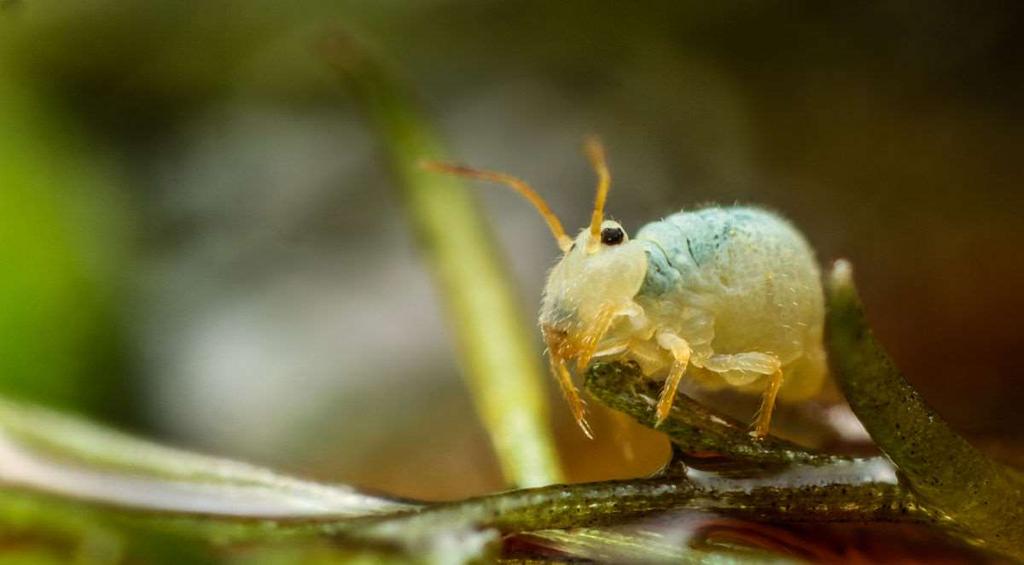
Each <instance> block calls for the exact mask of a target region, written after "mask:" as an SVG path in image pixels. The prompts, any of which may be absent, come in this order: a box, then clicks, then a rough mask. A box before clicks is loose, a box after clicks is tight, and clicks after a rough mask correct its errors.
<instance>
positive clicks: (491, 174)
mask: <svg viewBox="0 0 1024 565" xmlns="http://www.w3.org/2000/svg"><path fill="white" fill-rule="evenodd" d="M421 166H422V167H423V168H424V169H426V170H428V171H436V172H439V173H448V174H450V175H456V176H460V177H467V178H472V179H479V180H485V181H490V182H496V183H499V184H503V185H505V186H507V187H509V188H511V189H512V190H514V191H516V192H518V193H519V194H521V195H522V196H523V197H524V198H526V199H527V200H529V201H530V204H533V207H534V208H536V209H537V212H540V215H541V216H542V217H543V218H544V221H545V222H547V224H548V228H549V229H550V230H551V235H553V236H555V241H557V242H558V247H559V248H560V249H561V250H562V251H568V250H569V248H570V247H572V238H570V237H569V236H568V235H566V234H565V228H563V227H562V222H561V221H559V220H558V216H556V215H555V213H554V212H552V211H551V208H550V207H549V206H548V203H547V202H545V201H544V199H543V198H541V196H540V195H539V194H537V191H535V190H534V189H533V188H532V187H531V186H530V185H529V184H527V183H526V182H525V181H523V180H520V179H518V178H516V177H514V176H512V175H507V174H505V173H499V172H496V171H488V170H485V169H474V168H472V167H467V166H465V165H458V164H455V163H443V162H441V161H423V162H422V163H421ZM598 224H600V221H598Z"/></svg>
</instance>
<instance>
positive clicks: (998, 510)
mask: <svg viewBox="0 0 1024 565" xmlns="http://www.w3.org/2000/svg"><path fill="white" fill-rule="evenodd" d="M828 283H829V284H828V291H829V292H828V302H829V310H830V315H829V324H828V329H829V334H830V348H831V353H832V358H833V360H834V365H835V367H836V369H837V374H836V378H837V379H838V381H839V384H840V386H841V387H842V389H843V393H844V394H845V395H846V398H847V400H848V401H849V402H850V406H851V407H852V408H853V411H854V412H855V413H856V414H857V418H859V419H860V421H861V422H862V423H863V424H864V427H865V428H866V429H867V431H868V433H870V434H871V438H872V439H873V440H874V441H875V443H876V444H877V445H878V447H879V448H880V449H881V450H882V451H883V452H884V453H885V454H886V455H887V456H888V457H889V459H891V460H892V462H893V463H894V464H895V465H896V466H897V467H898V468H899V470H900V471H901V473H902V475H903V476H904V477H905V479H906V482H907V483H908V484H909V485H910V487H911V488H912V489H913V490H914V491H916V492H917V493H918V494H919V495H920V496H921V498H922V499H923V500H924V501H926V502H928V503H929V504H930V505H931V506H933V507H934V508H937V509H939V510H941V511H942V512H944V513H946V514H947V515H948V516H949V517H950V518H952V519H953V520H954V521H955V522H957V523H958V524H959V525H960V526H961V527H963V528H964V529H966V530H968V531H969V532H971V533H972V534H973V535H974V536H975V537H977V538H978V539H979V540H981V541H982V542H984V544H985V545H986V546H988V547H990V548H991V549H993V550H996V551H999V552H1002V553H1005V554H1007V555H1010V556H1013V557H1015V558H1017V559H1024V493H1022V484H1021V481H1020V480H1019V475H1018V474H1016V473H1015V472H1013V471H1011V470H1009V469H1007V468H1006V467H1004V466H1002V465H1001V464H999V463H997V462H995V461H993V460H991V459H989V458H988V457H986V456H985V455H984V454H983V453H981V452H980V451H978V450H977V449H975V448H974V447H973V446H972V445H971V444H970V443H968V442H967V440H965V439H964V438H963V437H962V436H960V435H959V434H957V433H956V432H955V431H953V430H952V428H950V427H949V426H948V425H947V424H946V423H945V422H944V421H942V419H941V418H940V417H939V416H938V415H937V414H936V413H935V412H934V411H933V410H932V409H931V408H930V407H929V406H928V405H927V404H926V403H925V402H924V400H923V399H922V398H921V395H920V394H918V393H917V391H916V390H914V388H913V387H911V386H910V384H909V383H908V382H907V381H906V380H905V379H904V378H903V376H902V374H901V373H900V371H899V369H897V368H896V366H895V365H894V364H893V362H892V360H891V359H890V358H889V356H888V355H887V354H886V352H885V350H884V348H883V347H882V345H881V344H880V343H879V342H878V341H877V340H876V339H875V337H874V335H872V333H871V330H870V329H869V327H868V325H867V322H866V321H865V316H864V310H863V306H862V305H861V302H860V299H859V297H858V296H857V291H856V288H855V287H854V285H853V277H852V273H851V268H850V265H849V264H848V263H846V262H845V261H839V262H837V263H836V265H835V266H834V267H833V269H832V273H831V275H830V277H829V281H828Z"/></svg>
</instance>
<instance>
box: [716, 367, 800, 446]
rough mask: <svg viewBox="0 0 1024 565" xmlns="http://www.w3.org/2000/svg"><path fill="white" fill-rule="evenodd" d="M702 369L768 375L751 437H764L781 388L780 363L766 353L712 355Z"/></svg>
mask: <svg viewBox="0 0 1024 565" xmlns="http://www.w3.org/2000/svg"><path fill="white" fill-rule="evenodd" d="M704 368H706V369H710V370H712V371H715V372H716V373H725V372H728V371H746V372H750V373H760V374H762V375H768V376H769V377H768V385H767V386H766V387H765V390H764V393H762V395H761V407H760V409H758V411H757V416H756V417H755V421H754V429H753V431H751V435H753V436H754V437H758V438H761V437H764V436H766V435H768V430H769V429H770V428H771V423H772V414H773V413H774V412H775V399H776V398H777V397H778V395H779V389H780V388H781V387H782V377H783V374H782V363H781V362H780V361H779V359H778V357H775V356H774V355H769V354H767V353H756V352H752V353H737V354H734V355H712V356H711V357H710V358H708V359H707V361H706V362H705V363H704Z"/></svg>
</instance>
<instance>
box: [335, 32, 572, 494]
mask: <svg viewBox="0 0 1024 565" xmlns="http://www.w3.org/2000/svg"><path fill="white" fill-rule="evenodd" d="M327 53H328V55H329V57H330V60H331V62H332V63H333V65H334V67H335V68H336V69H337V70H338V71H339V72H340V74H341V75H342V77H343V78H344V80H345V83H346V84H347V85H348V86H349V87H350V88H351V90H352V91H353V92H354V93H355V95H356V98H357V100H358V101H359V104H360V106H361V108H362V109H363V110H364V112H365V114H366V115H367V116H368V117H369V119H370V122H371V123H372V124H373V126H374V128H375V130H376V131H377V133H378V135H379V136H380V139H381V140H382V142H383V145H384V148H385V150H386V151H387V152H388V155H389V156H390V160H391V165H392V168H393V170H394V171H395V174H396V175H397V177H398V181H399V182H398V184H399V186H400V188H401V195H402V198H403V200H404V201H405V204H406V209H407V211H408V214H409V217H410V219H411V220H412V224H413V225H414V226H415V229H416V239H417V242H418V243H419V244H420V246H421V248H422V250H423V253H424V255H425V257H426V260H427V263H428V265H429V266H430V268H431V270H432V271H433V274H434V276H435V278H436V280H437V282H438V285H439V287H440V291H441V295H442V297H443V299H444V301H445V304H446V306H447V312H448V317H449V321H450V323H451V325H452V327H453V328H454V332H455V337H456V341H457V343H458V346H459V354H460V358H461V361H462V365H463V369H464V372H465V374H466V377H467V379H468V381H469V384H470V388H471V389H472V392H473V397H474V399H475V401H476V404H477V410H478V412H479V413H480V415H481V417H482V418H483V421H484V424H485V425H486V427H487V430H488V432H489V433H490V436H491V441H492V443H493V445H494V448H495V450H496V452H497V455H498V459H499V461H500V464H501V468H502V470H503V472H504V475H505V477H506V479H507V480H508V481H509V482H510V483H513V484H515V485H518V486H539V485H545V484H552V483H557V482H560V481H561V480H563V479H562V472H561V468H560V465H559V462H558V458H557V454H556V451H555V447H554V440H553V437H552V435H551V432H550V430H549V422H548V416H549V407H548V401H547V398H548V397H547V395H546V392H545V389H544V386H543V383H544V375H543V372H542V369H541V367H540V365H539V361H538V360H539V359H540V353H539V352H538V351H537V350H536V349H535V347H534V346H533V345H532V343H531V340H530V337H529V336H530V334H529V330H528V327H529V326H528V325H527V324H526V323H525V322H524V320H523V317H522V314H521V311H522V310H521V308H520V307H519V304H517V303H516V300H515V299H514V298H513V296H514V294H513V292H512V287H511V285H510V283H509V275H508V273H507V272H506V271H505V269H503V268H502V262H501V261H500V259H499V257H500V255H501V254H500V253H499V252H498V250H497V248H496V247H495V245H494V242H493V238H492V237H491V234H490V230H489V229H487V226H486V224H485V222H484V221H482V220H481V217H480V213H479V211H478V209H477V206H476V204H475V202H474V200H473V198H472V197H471V195H470V194H469V192H468V191H467V189H466V187H465V186H463V184H462V183H460V182H459V181H458V180H456V179H454V178H452V177H449V176H444V175H439V174H437V173H429V172H426V171H424V170H422V169H421V166H420V164H421V162H422V161H423V160H424V159H440V158H442V157H443V156H444V151H443V149H442V147H441V143H440V142H439V140H438V139H437V137H436V136H435V135H434V133H433V132H432V131H431V128H430V127H429V125H428V124H427V122H426V120H425V119H424V118H423V117H422V116H421V115H420V114H419V113H418V111H417V109H416V107H415V105H414V104H413V102H412V96H411V95H410V94H408V93H407V92H406V91H405V89H404V88H402V86H401V85H400V84H399V82H398V81H397V80H396V79H395V78H393V76H392V75H391V74H390V73H388V72H387V71H386V70H385V69H384V68H383V66H382V65H381V64H379V63H378V62H377V61H375V60H372V59H371V58H370V57H368V56H366V54H365V52H363V51H361V50H360V49H359V48H357V47H355V46H353V45H351V44H350V43H348V42H346V41H344V40H341V39H339V38H335V40H334V41H333V42H332V43H331V45H330V46H328V48H327Z"/></svg>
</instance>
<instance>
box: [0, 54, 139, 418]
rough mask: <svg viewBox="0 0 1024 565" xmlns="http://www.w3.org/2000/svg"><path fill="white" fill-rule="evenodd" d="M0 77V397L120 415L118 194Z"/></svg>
mask: <svg viewBox="0 0 1024 565" xmlns="http://www.w3.org/2000/svg"><path fill="white" fill-rule="evenodd" d="M0 76H2V77H3V80H0V392H2V393H3V394H7V395H11V396H15V397H20V398H25V399H31V400H35V401H39V402H44V403H47V404H51V405H56V406H62V407H65V408H74V409H78V410H81V411H85V412H90V413H94V414H101V415H104V416H108V417H110V416H120V417H124V416H125V415H127V414H130V413H131V406H130V405H126V404H125V403H124V402H123V399H124V397H123V394H124V391H125V389H124V387H125V382H126V379H125V370H124V367H123V364H121V363H119V362H118V361H117V357H116V355H117V354H118V353H119V352H120V351H119V350H120V347H121V346H120V344H119V342H118V340H119V339H120V338H121V335H120V333H119V332H118V331H117V324H116V321H115V318H116V314H115V311H114V306H115V301H116V300H117V298H118V292H119V289H121V288H123V276H124V274H125V273H124V272H123V270H124V269H126V268H127V267H126V262H125V259H126V250H127V248H128V239H129V235H128V231H127V229H126V228H127V226H126V218H125V216H124V210H123V208H124V206H123V202H122V200H121V198H123V194H122V193H121V192H120V190H121V188H122V187H121V186H120V185H119V184H118V180H117V178H116V176H115V175H113V174H112V173H111V170H110V168H109V167H108V166H107V165H108V163H106V160H105V158H104V157H103V156H102V155H101V154H100V153H97V152H94V151H92V148H91V147H90V146H89V141H88V140H87V139H86V138H85V137H84V134H82V132H81V131H80V129H79V128H78V127H76V126H74V125H70V124H67V123H65V122H63V121H62V119H61V118H62V114H61V113H59V112H56V111H55V110H54V108H53V107H51V106H48V105H47V104H46V103H45V102H44V100H43V99H42V98H41V97H40V96H39V95H38V94H37V93H35V92H33V91H32V90H31V89H30V88H28V87H26V86H25V84H24V83H23V82H19V81H18V80H17V74H16V73H15V72H14V71H12V70H11V66H10V65H8V64H5V63H3V62H2V61H0Z"/></svg>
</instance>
